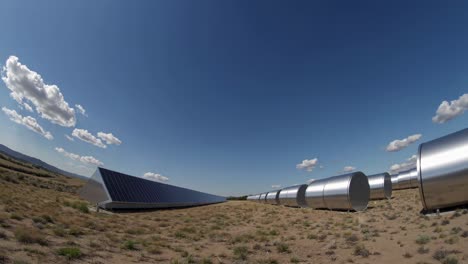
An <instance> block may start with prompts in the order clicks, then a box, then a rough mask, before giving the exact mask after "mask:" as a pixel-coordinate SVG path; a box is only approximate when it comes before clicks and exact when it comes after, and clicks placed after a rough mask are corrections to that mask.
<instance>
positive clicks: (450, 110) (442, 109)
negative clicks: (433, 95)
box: [432, 94, 468, 124]
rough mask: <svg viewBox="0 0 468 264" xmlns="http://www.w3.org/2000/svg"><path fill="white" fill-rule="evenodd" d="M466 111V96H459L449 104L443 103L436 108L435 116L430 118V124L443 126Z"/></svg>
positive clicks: (467, 102)
mask: <svg viewBox="0 0 468 264" xmlns="http://www.w3.org/2000/svg"><path fill="white" fill-rule="evenodd" d="M467 109H468V94H464V95H462V96H460V98H458V99H457V100H453V101H451V102H450V103H449V102H447V101H443V102H442V103H441V104H440V105H439V108H437V111H436V115H435V116H434V117H432V122H434V123H439V124H443V123H445V122H447V121H449V120H451V119H453V118H455V117H457V116H459V115H461V114H463V113H464V112H465V111H466V110H467Z"/></svg>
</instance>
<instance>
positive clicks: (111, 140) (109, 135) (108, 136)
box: [97, 132, 122, 145]
mask: <svg viewBox="0 0 468 264" xmlns="http://www.w3.org/2000/svg"><path fill="white" fill-rule="evenodd" d="M97 136H98V137H99V138H101V139H102V140H104V141H105V142H106V143H107V144H108V145H110V144H114V145H120V144H122V141H120V139H118V138H117V137H115V136H114V135H112V133H107V134H106V133H104V132H98V133H97Z"/></svg>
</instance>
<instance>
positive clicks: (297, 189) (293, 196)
mask: <svg viewBox="0 0 468 264" xmlns="http://www.w3.org/2000/svg"><path fill="white" fill-rule="evenodd" d="M306 189H307V184H301V185H295V186H291V187H287V188H284V189H282V190H281V191H280V193H279V195H278V200H279V204H281V205H286V206H294V207H307V203H306V201H305V190H306Z"/></svg>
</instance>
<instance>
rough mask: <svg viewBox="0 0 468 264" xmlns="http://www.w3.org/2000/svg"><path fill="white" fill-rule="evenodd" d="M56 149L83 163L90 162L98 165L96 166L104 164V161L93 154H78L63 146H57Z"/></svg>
mask: <svg viewBox="0 0 468 264" xmlns="http://www.w3.org/2000/svg"><path fill="white" fill-rule="evenodd" d="M55 150H56V151H57V152H58V153H61V154H63V155H64V156H65V157H68V158H70V159H72V160H76V161H80V162H81V163H84V164H88V165H96V166H102V165H104V163H102V162H101V161H99V160H98V159H96V158H95V157H93V156H80V155H78V154H74V153H70V152H67V151H66V150H64V149H63V148H55Z"/></svg>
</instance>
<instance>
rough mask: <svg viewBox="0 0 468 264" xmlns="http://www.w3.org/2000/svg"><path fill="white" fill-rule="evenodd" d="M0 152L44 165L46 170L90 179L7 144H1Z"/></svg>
mask: <svg viewBox="0 0 468 264" xmlns="http://www.w3.org/2000/svg"><path fill="white" fill-rule="evenodd" d="M0 152H1V153H3V154H6V155H8V156H11V157H13V158H15V159H19V160H22V161H25V162H29V163H31V164H34V165H37V166H40V167H42V168H44V169H46V170H49V171H52V172H56V173H59V174H62V175H65V176H69V177H73V178H79V179H83V180H87V179H88V177H85V176H82V175H78V174H75V173H71V172H68V171H64V170H61V169H59V168H57V167H54V166H52V165H50V164H48V163H45V162H43V161H42V160H40V159H37V158H34V157H31V156H28V155H24V154H23V153H20V152H18V151H14V150H12V149H10V148H9V147H7V146H5V145H2V144H0Z"/></svg>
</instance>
